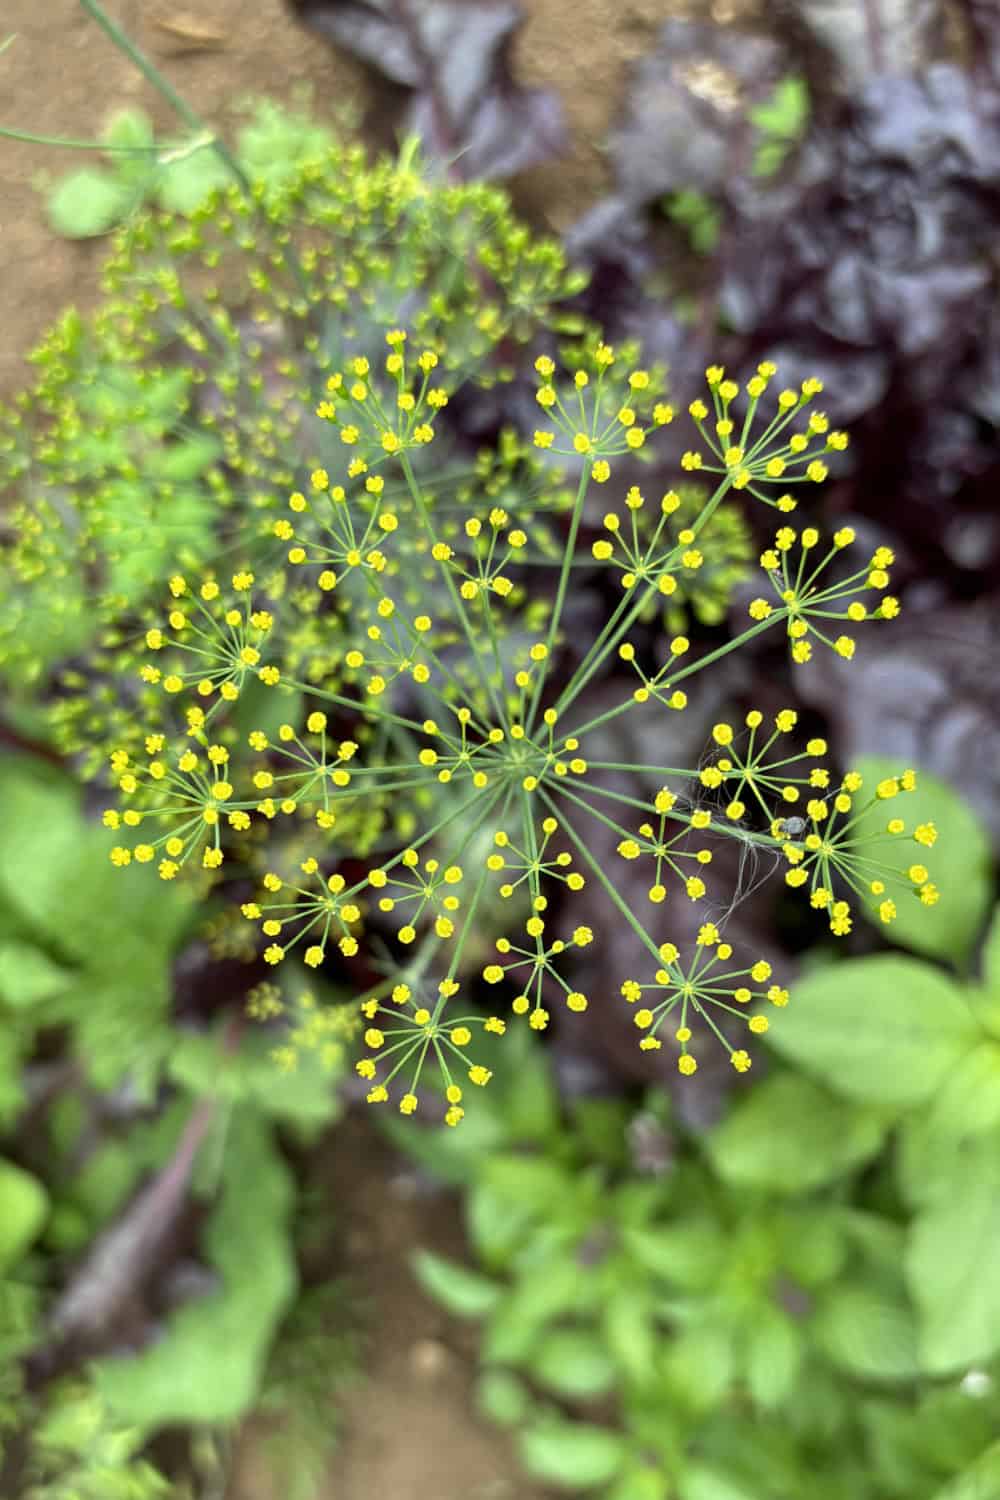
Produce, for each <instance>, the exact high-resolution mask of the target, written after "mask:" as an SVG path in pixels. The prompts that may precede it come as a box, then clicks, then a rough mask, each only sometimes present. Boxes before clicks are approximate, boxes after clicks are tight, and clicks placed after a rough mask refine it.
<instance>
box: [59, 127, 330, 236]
mask: <svg viewBox="0 0 1000 1500" xmlns="http://www.w3.org/2000/svg"><path fill="white" fill-rule="evenodd" d="M247 109H248V111H249V112H250V115H251V118H250V121H249V123H248V124H247V125H245V126H244V127H243V128H242V129H241V130H240V132H239V136H238V140H237V145H236V159H237V160H238V161H239V163H240V165H241V167H242V168H243V170H244V171H245V172H246V174H247V176H248V177H249V178H250V179H251V180H252V181H254V182H257V183H264V184H266V185H267V186H268V187H270V188H273V187H275V186H277V185H279V184H281V183H282V182H285V181H289V180H292V179H294V178H295V177H296V176H297V175H298V173H299V172H300V170H301V167H302V164H303V163H304V162H306V161H313V160H315V159H316V158H317V157H318V156H322V155H323V154H324V153H325V152H326V151H327V150H328V149H329V148H330V146H332V145H333V142H334V136H333V132H332V131H331V130H330V129H329V128H328V127H327V126H325V125H321V124H319V123H318V122H317V121H316V120H315V119H314V118H313V117H312V116H311V114H309V113H307V112H305V111H304V109H297V108H284V107H282V106H281V105H279V104H278V103H276V102H275V101H274V100H269V99H261V100H255V101H253V102H252V103H251V104H249V105H248V106H247ZM101 141H102V143H103V144H104V145H105V147H106V154H107V157H108V161H107V165H105V166H100V167H84V168H80V169H79V170H77V171H74V172H70V173H67V174H66V176H64V177H62V178H60V179H59V180H58V181H57V182H56V183H54V184H52V185H51V186H46V205H45V207H46V215H47V217H48V220H49V223H50V225H51V227H52V228H53V229H54V230H55V232H56V233H57V234H62V235H65V236H67V237H68V238H69V239H88V238H91V237H93V236H95V235H101V234H107V233H108V232H109V231H110V230H112V229H115V228H117V227H118V226H119V225H121V224H124V223H126V222H127V221H128V220H129V219H130V218H132V217H133V216H134V215H136V214H138V213H139V212H140V211H141V210H143V209H145V208H152V207H154V206H155V207H156V208H158V209H160V210H162V211H163V212H164V213H176V214H185V215H187V214H192V213H194V211H195V210H196V209H198V208H200V207H201V206H202V205H203V204H204V203H205V202H206V201H207V200H208V199H209V198H210V197H211V196H212V194H213V193H215V192H218V191H221V190H222V189H224V188H226V187H228V186H229V184H230V181H231V174H230V171H229V169H228V168H227V167H226V165H225V164H224V163H223V162H222V161H220V160H219V157H218V156H217V155H216V153H215V152H214V150H213V149H212V144H213V135H212V132H211V131H202V132H200V133H197V134H192V135H190V136H188V137H186V138H184V139H181V140H179V141H171V142H157V141H156V139H155V137H154V134H153V125H152V121H151V120H150V119H149V116H148V115H147V114H146V113H145V111H143V110H141V109H123V110H120V111H119V112H118V113H117V114H115V115H114V116H113V117H112V118H111V120H110V121H109V122H108V125H107V128H106V129H105V131H104V132H103V135H102V137H101Z"/></svg>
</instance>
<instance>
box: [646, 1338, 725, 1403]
mask: <svg viewBox="0 0 1000 1500" xmlns="http://www.w3.org/2000/svg"><path fill="white" fill-rule="evenodd" d="M733 1337H734V1331H733V1330H732V1329H731V1328H729V1327H724V1326H722V1325H718V1324H712V1323H706V1324H704V1325H701V1326H693V1327H691V1328H686V1329H685V1330H684V1332H683V1333H680V1334H678V1335H677V1336H676V1337H675V1338H673V1339H671V1340H670V1342H669V1344H668V1347H667V1351H666V1355H665V1358H664V1361H663V1369H664V1374H665V1375H666V1378H667V1382H668V1384H669V1387H670V1390H671V1392H672V1394H673V1398H674V1400H675V1401H676V1402H677V1404H678V1405H679V1406H680V1407H681V1408H682V1409H685V1410H688V1411H690V1412H692V1413H703V1412H709V1411H711V1410H712V1408H713V1407H715V1406H718V1405H719V1404H720V1403H721V1402H722V1401H723V1400H724V1399H725V1396H726V1393H727V1391H728V1390H729V1385H730V1381H731V1380H732V1378H733Z"/></svg>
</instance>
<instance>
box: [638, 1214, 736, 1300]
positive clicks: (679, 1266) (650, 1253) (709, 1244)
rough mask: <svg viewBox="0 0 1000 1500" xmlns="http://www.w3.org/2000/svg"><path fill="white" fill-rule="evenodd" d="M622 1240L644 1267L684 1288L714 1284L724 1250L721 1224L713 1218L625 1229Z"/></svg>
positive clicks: (702, 1289) (690, 1288)
mask: <svg viewBox="0 0 1000 1500" xmlns="http://www.w3.org/2000/svg"><path fill="white" fill-rule="evenodd" d="M622 1243H623V1245H624V1246H625V1248H626V1249H627V1250H628V1252H629V1253H630V1254H631V1255H633V1256H634V1257H635V1259H636V1260H637V1261H638V1263H639V1265H640V1266H642V1267H643V1269H644V1270H646V1271H649V1272H651V1273H652V1275H654V1276H658V1277H661V1278H662V1279H663V1280H664V1281H665V1282H667V1283H668V1284H669V1285H672V1286H676V1287H680V1288H681V1289H682V1290H684V1291H694V1292H698V1291H705V1290H707V1288H708V1287H710V1286H712V1284H713V1283H714V1281H715V1279H716V1277H717V1275H718V1272H719V1269H720V1267H721V1265H722V1261H723V1258H724V1254H725V1241H724V1239H723V1235H722V1232H721V1226H720V1225H718V1224H717V1223H715V1222H714V1221H713V1220H711V1219H693V1218H692V1219H684V1220H682V1221H681V1222H680V1223H677V1224H663V1225H657V1226H653V1227H651V1228H649V1229H625V1230H624V1231H623V1233H622Z"/></svg>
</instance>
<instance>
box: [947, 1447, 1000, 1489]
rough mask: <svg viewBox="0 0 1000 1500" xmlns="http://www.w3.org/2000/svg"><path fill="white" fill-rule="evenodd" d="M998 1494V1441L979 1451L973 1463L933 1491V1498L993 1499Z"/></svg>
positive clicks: (999, 1482)
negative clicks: (983, 1451)
mask: <svg viewBox="0 0 1000 1500" xmlns="http://www.w3.org/2000/svg"><path fill="white" fill-rule="evenodd" d="M996 1495H1000V1443H994V1444H993V1446H992V1447H991V1448H987V1450H986V1452H985V1453H981V1454H980V1455H979V1457H978V1458H977V1459H976V1461H975V1463H972V1464H970V1465H969V1467H968V1468H967V1469H965V1470H964V1471H963V1472H962V1473H961V1474H958V1475H956V1477H955V1478H954V1479H950V1480H949V1481H948V1483H947V1484H946V1485H944V1486H943V1488H941V1489H939V1490H935V1491H934V1496H933V1500H994V1497H995V1496H996Z"/></svg>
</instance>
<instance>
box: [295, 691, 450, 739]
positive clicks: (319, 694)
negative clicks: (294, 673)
mask: <svg viewBox="0 0 1000 1500" xmlns="http://www.w3.org/2000/svg"><path fill="white" fill-rule="evenodd" d="M281 682H282V686H283V687H286V688H296V689H298V691H299V692H302V693H308V694H309V696H310V697H311V698H319V699H321V700H322V701H323V702H324V703H335V704H336V705H337V707H338V708H348V709H350V710H351V711H352V712H353V713H355V714H361V715H369V714H370V715H371V717H372V718H373V719H378V720H380V721H381V722H383V723H386V724H397V725H399V727H400V728H401V729H409V730H411V731H412V732H413V733H414V734H423V732H424V726H423V724H419V723H418V722H417V721H416V719H406V718H404V717H403V716H402V714H394V713H393V712H392V710H391V709H388V708H382V707H381V705H379V704H377V703H361V702H359V701H358V699H357V698H348V697H347V696H346V695H345V694H343V693H334V692H332V691H331V690H330V689H329V688H321V687H317V686H316V684H315V683H313V682H299V680H298V679H297V678H295V677H283V678H282V679H281Z"/></svg>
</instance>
